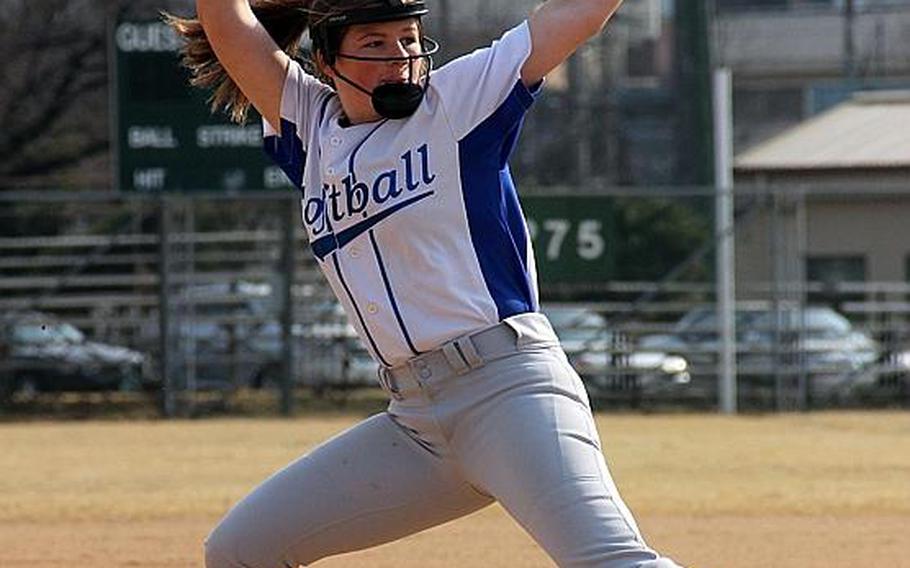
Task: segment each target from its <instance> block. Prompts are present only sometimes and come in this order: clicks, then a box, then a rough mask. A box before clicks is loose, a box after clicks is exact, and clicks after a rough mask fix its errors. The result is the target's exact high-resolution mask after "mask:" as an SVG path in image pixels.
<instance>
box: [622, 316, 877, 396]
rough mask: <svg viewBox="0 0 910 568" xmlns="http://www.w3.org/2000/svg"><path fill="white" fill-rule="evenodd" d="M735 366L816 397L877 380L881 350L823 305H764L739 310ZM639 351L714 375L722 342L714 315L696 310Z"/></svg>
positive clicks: (647, 340) (646, 341) (644, 339)
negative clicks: (803, 378) (792, 381)
mask: <svg viewBox="0 0 910 568" xmlns="http://www.w3.org/2000/svg"><path fill="white" fill-rule="evenodd" d="M735 322H736V352H737V356H736V362H737V367H738V370H739V373H740V374H741V375H744V376H757V377H769V376H773V375H775V374H778V375H788V376H791V377H792V376H795V375H798V374H799V373H804V374H805V375H807V376H810V377H811V379H812V383H813V385H812V388H813V389H814V391H815V392H818V393H824V392H831V393H834V392H835V391H837V390H844V389H849V388H852V387H853V386H856V385H858V384H862V383H868V382H870V381H874V380H875V379H876V376H875V367H876V364H877V362H878V361H879V360H880V357H881V355H882V349H881V347H880V345H879V344H878V343H877V342H876V341H875V340H874V339H872V338H871V337H870V336H869V335H868V334H866V333H865V332H863V331H861V330H857V329H855V328H854V327H853V325H852V324H851V323H850V321H849V320H848V319H847V318H845V317H844V316H843V315H841V314H839V313H837V312H836V311H835V310H833V309H832V308H830V307H827V306H804V307H802V308H799V307H798V306H794V305H792V304H783V305H782V306H781V309H780V310H774V309H772V307H771V306H770V305H769V304H768V303H743V304H740V305H739V306H737V309H736V315H735ZM638 345H639V347H640V348H643V349H658V350H663V351H666V352H668V353H677V354H680V355H684V356H686V357H687V358H688V359H689V360H690V361H691V362H692V363H693V365H695V366H698V367H701V368H702V369H704V370H711V371H713V366H714V365H715V364H716V362H717V358H718V354H719V349H720V340H719V332H718V319H717V312H716V310H715V308H714V307H713V306H699V307H696V308H694V309H692V310H690V311H689V312H688V313H686V314H685V315H684V316H683V317H682V318H681V319H680V320H679V321H678V322H677V323H676V324H675V325H674V326H673V330H672V331H671V332H670V333H666V334H655V335H650V336H645V337H642V338H641V340H640V341H639V343H638Z"/></svg>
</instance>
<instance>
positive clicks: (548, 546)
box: [205, 314, 678, 568]
mask: <svg viewBox="0 0 910 568" xmlns="http://www.w3.org/2000/svg"><path fill="white" fill-rule="evenodd" d="M382 375H383V376H382V380H381V382H382V384H383V386H384V388H385V389H386V390H387V391H388V392H389V394H390V395H391V396H392V401H391V403H390V404H389V407H388V410H387V411H386V412H384V413H382V414H380V415H377V416H373V417H372V418H369V419H367V420H366V421H364V422H362V423H360V424H358V425H357V426H354V427H353V428H351V429H349V430H347V431H345V432H343V433H341V434H339V435H337V436H335V437H334V438H332V439H330V440H329V441H327V442H325V443H324V444H322V445H320V446H319V447H317V448H316V449H314V450H313V451H311V452H310V453H309V454H307V455H305V456H303V457H302V458H300V459H299V460H297V461H296V462H294V463H292V464H291V465H289V466H287V467H286V468H285V469H283V470H281V471H279V472H278V473H276V474H275V475H273V476H272V477H270V478H269V479H268V480H266V481H265V482H263V483H262V484H261V485H260V486H259V487H258V488H256V489H255V490H254V491H253V492H252V493H251V494H250V495H249V496H247V497H246V498H245V499H243V500H242V501H240V503H238V504H237V505H236V506H235V507H234V508H233V509H232V510H231V511H230V512H229V513H228V514H227V516H226V517H225V518H224V519H223V520H222V521H221V523H220V524H219V525H218V526H217V527H216V528H215V530H214V531H213V532H212V533H211V534H210V535H209V537H208V538H207V539H206V550H205V562H206V566H207V568H241V567H243V568H296V567H297V566H299V565H308V564H311V563H313V562H316V561H317V560H319V559H321V558H325V557H327V556H331V555H335V554H341V553H345V552H351V551H354V550H360V549H364V548H368V547H371V546H376V545H378V544H382V543H386V542H389V541H393V540H396V539H399V538H402V537H404V536H407V535H410V534H413V533H416V532H418V531H421V530H423V529H427V528H430V527H432V526H435V525H439V524H441V523H445V522H446V521H450V520H452V519H456V518H458V517H461V516H464V515H467V514H469V513H471V512H474V511H476V510H478V509H481V508H482V507H486V506H487V505H489V504H491V503H493V502H494V501H498V502H499V503H500V504H502V506H503V507H504V508H505V509H506V510H507V511H508V512H509V513H510V514H511V515H512V517H514V518H515V519H516V520H517V521H518V522H519V523H520V524H521V526H522V527H524V528H525V529H526V530H527V531H528V533H529V534H530V535H531V536H532V537H533V538H534V539H535V540H536V541H537V542H538V543H539V544H540V546H541V547H543V549H544V550H545V551H546V552H547V553H548V554H549V555H550V556H551V557H552V558H553V560H554V561H555V562H556V563H557V564H558V565H559V566H561V567H573V568H582V567H585V568H589V567H591V568H593V567H598V568H633V567H635V568H678V567H677V565H676V564H675V563H674V562H673V561H671V560H669V559H667V558H661V557H660V555H658V554H657V553H656V552H655V551H654V550H652V549H651V548H649V547H648V546H647V545H646V544H645V542H644V540H643V539H642V536H641V534H640V532H639V530H638V527H637V526H636V524H635V521H634V519H633V518H632V515H631V513H630V512H629V510H628V509H627V508H626V505H625V504H624V503H623V502H622V499H621V498H620V496H619V493H618V492H617V490H616V486H615V485H614V483H613V479H612V477H611V476H610V473H609V471H608V470H607V465H606V462H605V461H604V457H603V454H602V452H601V445H600V440H599V438H598V435H597V431H596V430H595V426H594V420H593V418H592V415H591V410H590V405H589V402H588V397H587V394H586V392H585V389H584V386H583V385H582V383H581V380H580V379H579V377H578V375H577V374H576V373H575V371H574V370H573V369H572V368H571V366H570V365H569V364H568V362H567V360H566V357H565V354H564V353H563V351H562V350H561V348H560V347H559V344H558V341H557V339H556V336H555V334H554V333H553V331H552V328H551V327H550V325H549V322H547V320H546V318H545V317H543V316H541V315H539V314H524V315H521V316H516V317H514V318H510V319H509V320H506V321H505V322H504V323H502V324H499V325H497V326H494V327H491V328H488V329H486V330H483V331H481V332H479V333H477V334H472V335H471V336H469V337H465V338H460V339H458V340H455V341H453V342H450V343H448V344H446V345H445V346H444V347H443V348H440V349H438V350H436V351H433V352H431V353H427V354H424V355H421V356H420V357H418V358H415V359H414V360H412V361H410V362H409V363H408V364H407V365H404V366H402V367H400V368H395V369H391V370H388V371H386V372H384V373H382Z"/></svg>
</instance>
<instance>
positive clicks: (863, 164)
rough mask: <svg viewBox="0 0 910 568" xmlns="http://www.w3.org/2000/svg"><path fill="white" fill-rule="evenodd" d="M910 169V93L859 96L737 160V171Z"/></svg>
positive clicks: (872, 93)
mask: <svg viewBox="0 0 910 568" xmlns="http://www.w3.org/2000/svg"><path fill="white" fill-rule="evenodd" d="M906 167H910V91H878V92H866V93H860V94H858V95H856V96H854V98H853V99H852V100H850V101H848V102H846V103H842V104H840V105H838V106H836V107H834V108H833V109H831V110H829V111H827V112H825V113H822V114H820V115H818V116H816V117H814V118H811V119H809V120H807V121H806V122H804V123H802V124H800V125H799V126H796V127H794V128H792V129H790V130H787V131H786V132H784V133H783V134H780V135H779V136H776V137H774V138H772V139H770V140H768V141H767V142H764V143H762V144H760V145H758V146H756V147H754V148H752V149H750V150H748V151H746V152H744V153H743V154H741V155H739V156H737V158H736V169H737V171H739V172H748V171H752V172H755V171H793V170H801V171H807V170H832V169H850V168H863V169H870V168H871V169H884V168H906Z"/></svg>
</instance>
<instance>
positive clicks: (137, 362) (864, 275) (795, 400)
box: [0, 187, 910, 415]
mask: <svg viewBox="0 0 910 568" xmlns="http://www.w3.org/2000/svg"><path fill="white" fill-rule="evenodd" d="M579 193H581V194H583V199H582V198H580V197H579V196H578V195H576V194H579ZM547 199H548V200H549V201H546V200H544V201H546V202H547V203H552V202H565V204H566V206H565V207H564V208H558V207H553V206H552V205H550V206H547V207H543V206H541V205H539V203H541V202H542V201H541V200H540V199H539V196H536V195H532V196H528V197H527V199H526V201H527V204H528V214H529V217H530V218H531V219H530V221H531V222H530V225H531V227H532V229H533V238H534V243H535V248H536V250H537V256H538V259H539V263H538V264H539V267H540V271H541V274H540V277H541V281H542V296H543V305H544V311H546V312H547V313H548V315H549V316H550V319H551V320H552V321H553V323H554V326H555V327H556V329H557V332H558V333H559V334H560V336H561V339H562V341H563V344H564V347H565V349H566V351H567V353H568V354H569V357H570V359H571V360H572V362H573V363H574V365H575V367H576V368H577V369H578V371H579V373H580V374H581V375H582V377H583V379H584V380H585V381H586V383H587V385H588V388H589V390H590V392H591V394H592V397H593V398H594V399H595V401H596V403H597V404H598V405H624V406H633V407H656V406H669V405H673V406H681V407H692V408H700V409H714V408H716V407H717V406H718V378H717V377H718V372H717V365H718V363H717V361H718V353H719V350H720V349H721V347H722V346H721V344H720V340H719V334H718V330H717V319H718V318H717V311H716V308H715V305H716V300H715V286H714V281H715V277H714V271H715V268H714V266H715V263H714V243H715V238H714V229H713V226H714V224H713V211H712V203H713V200H712V191H711V190H707V189H705V190H701V189H696V190H684V189H667V190H659V189H647V188H643V189H635V190H631V189H630V190H620V189H608V188H587V189H586V190H585V191H574V192H572V193H571V194H570V193H566V194H564V195H562V196H557V195H550V196H549V197H547ZM573 203H574V204H575V206H574V209H573V206H572V204H573ZM908 211H910V192H908V191H904V190H901V189H894V190H887V191H886V190H881V189H878V190H869V189H863V190H859V189H857V190H846V189H837V190H831V189H819V188H814V189H813V188H811V187H803V188H793V187H791V188H741V189H738V190H737V214H736V250H737V255H736V286H737V308H736V314H735V320H736V326H737V330H736V337H737V345H736V353H737V357H736V361H737V375H738V393H739V394H738V400H739V404H740V408H743V409H760V410H774V409H776V410H790V409H808V408H817V407H827V406H832V405H838V406H841V405H864V404H877V405H881V404H896V405H906V404H907V403H908V401H910V396H908V393H910V389H908V385H910V325H908V320H910V284H908V277H910V244H908V243H910V223H907V222H906V218H907V212H908ZM298 216H299V205H298V203H297V202H296V198H295V195H294V194H293V193H292V192H287V193H280V194H271V193H268V194H266V193H263V194H249V195H244V196H216V195H204V194H198V195H185V196H167V197H161V196H141V195H112V194H87V193H85V194H83V193H69V192H68V193H30V194H6V195H3V196H2V197H0V233H2V235H0V311H2V314H3V316H2V328H0V357H2V364H0V385H2V389H0V394H2V400H3V402H4V403H6V404H17V403H20V402H22V401H26V400H30V399H34V398H36V397H40V396H41V395H42V393H46V392H57V391H63V390H66V391H110V390H125V391H136V392H145V393H148V395H149V396H150V397H151V398H152V399H154V400H156V401H158V402H159V403H160V407H161V410H162V412H163V413H164V414H165V415H181V414H186V413H188V412H192V411H193V409H194V406H195V405H197V404H198V401H199V400H200V397H202V396H205V397H208V398H211V397H213V396H214V397H216V398H217V399H219V400H222V401H225V402H230V400H231V399H232V397H234V396H235V395H236V394H237V393H240V392H245V391H249V390H251V389H261V390H265V392H269V393H274V396H275V400H276V401H280V403H281V404H280V406H281V407H282V408H283V410H284V411H285V412H290V411H291V403H292V401H293V400H294V397H293V396H292V395H293V394H294V393H295V392H297V391H299V390H300V389H305V390H309V391H312V392H315V393H317V394H321V393H324V392H326V391H335V390H340V389H345V390H348V389H353V388H375V385H376V383H375V373H376V365H375V363H373V362H372V360H371V359H370V357H369V355H368V354H367V352H366V350H365V349H364V348H363V346H362V345H361V343H360V342H359V340H358V339H357V338H356V337H355V334H354V332H353V329H352V328H351V326H350V325H349V324H348V323H347V321H346V319H345V317H344V315H343V313H342V310H341V309H340V307H339V305H338V303H337V302H336V301H335V300H334V298H333V297H332V295H331V292H330V291H329V290H328V288H327V286H326V285H325V283H324V280H323V278H322V276H321V275H320V274H319V272H318V268H317V267H316V264H315V261H314V260H313V259H312V257H311V256H310V253H309V249H308V247H307V245H306V243H305V237H304V235H303V232H302V228H301V227H300V224H299V222H298V220H297V217H298ZM594 219H596V220H594ZM576 233H577V234H576ZM569 257H571V258H569ZM404 277H406V275H405V276H404Z"/></svg>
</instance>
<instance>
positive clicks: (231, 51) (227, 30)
mask: <svg viewBox="0 0 910 568" xmlns="http://www.w3.org/2000/svg"><path fill="white" fill-rule="evenodd" d="M196 13H197V15H198V17H199V21H200V23H201V24H202V27H203V29H204V30H205V35H206V37H207V38H208V40H209V43H210V44H211V46H212V49H213V50H214V51H215V55H216V56H217V57H218V61H220V62H221V65H222V66H223V67H224V69H225V70H226V71H227V73H228V75H230V76H231V78H232V79H233V80H234V83H236V84H237V86H238V87H239V88H240V90H241V91H243V94H244V95H246V97H247V98H248V99H249V100H250V102H251V103H252V104H253V106H254V107H256V110H258V111H259V113H260V114H261V115H262V116H263V117H264V118H265V119H266V120H267V121H268V123H269V124H271V125H273V126H275V127H280V125H281V119H280V113H281V95H282V90H283V88H284V80H285V76H286V74H287V68H288V64H289V63H290V57H289V56H288V55H287V54H286V53H284V52H283V51H282V50H281V48H280V47H278V45H277V44H276V43H275V41H274V40H272V38H271V36H269V33H268V32H267V31H266V29H265V27H263V25H262V24H261V23H260V22H259V20H257V19H256V16H255V15H254V14H253V10H252V8H250V5H249V2H248V1H247V0H196Z"/></svg>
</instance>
